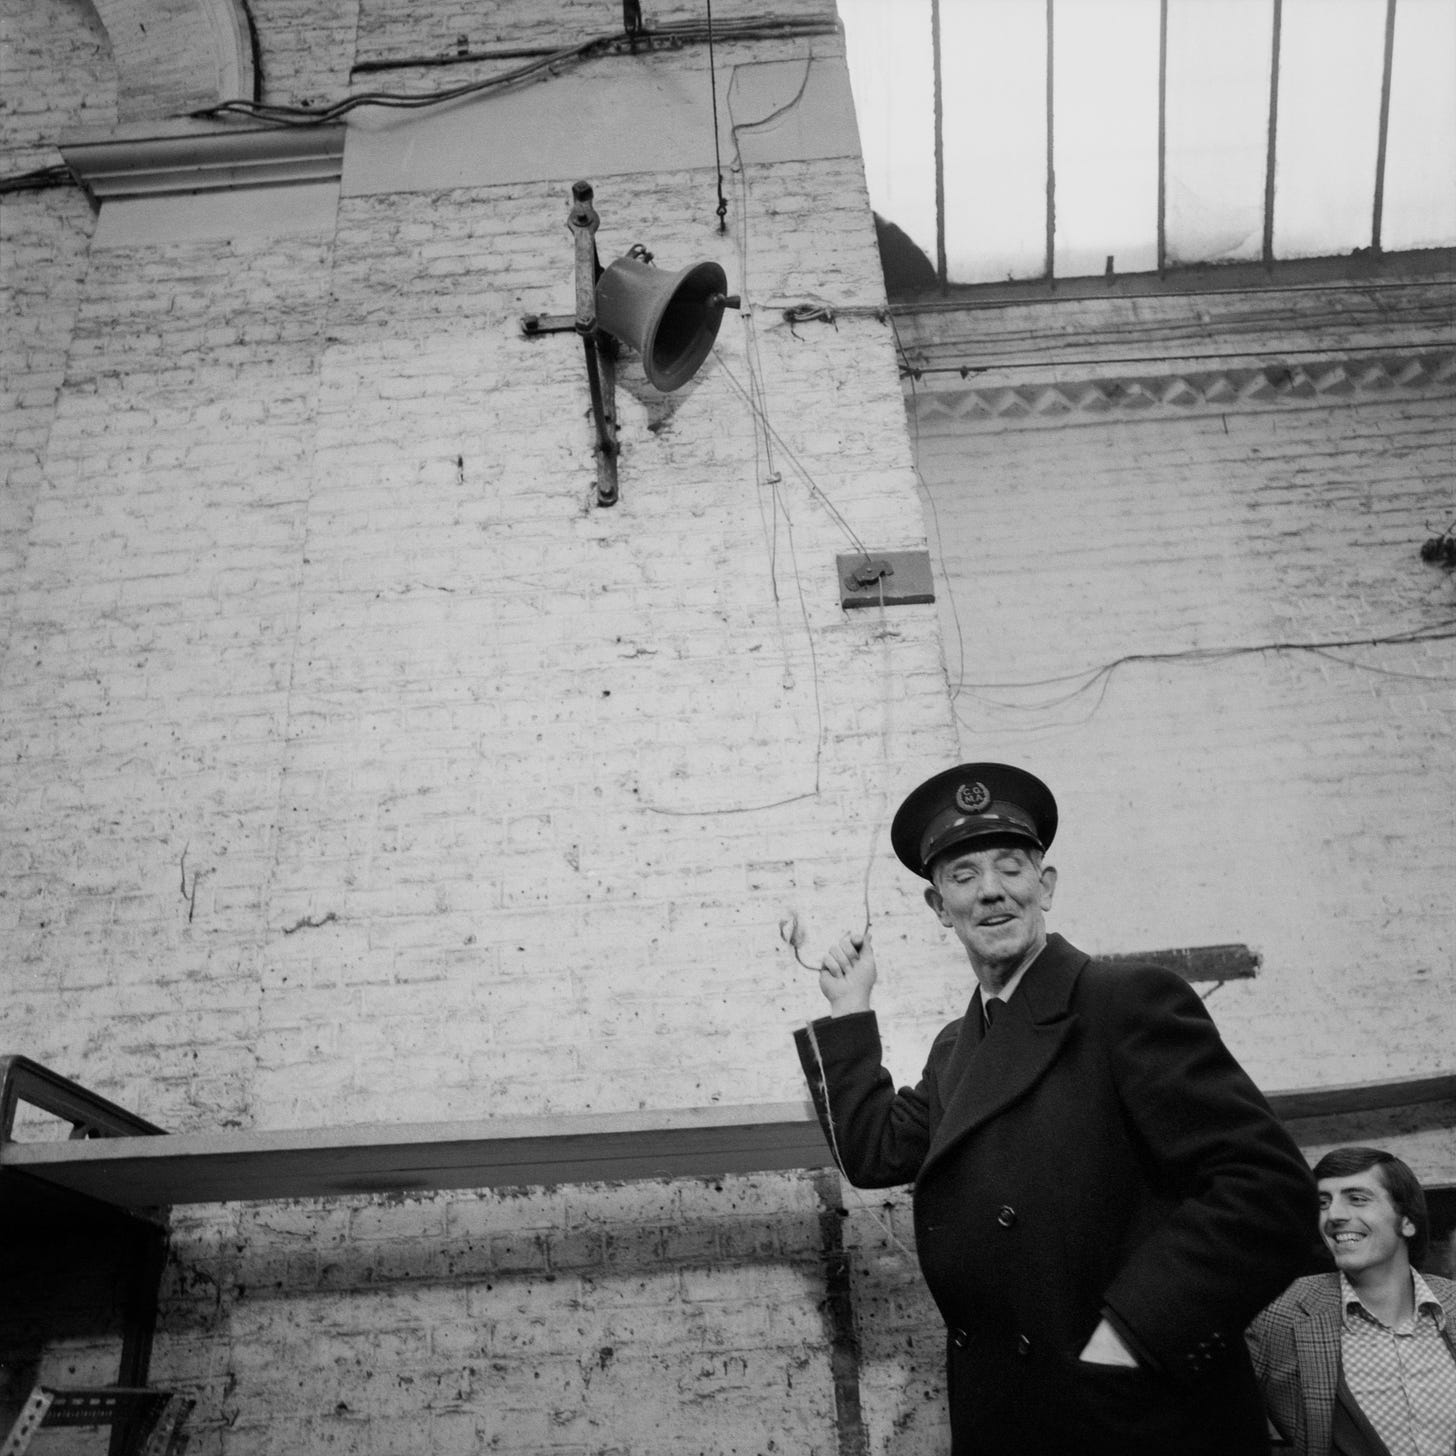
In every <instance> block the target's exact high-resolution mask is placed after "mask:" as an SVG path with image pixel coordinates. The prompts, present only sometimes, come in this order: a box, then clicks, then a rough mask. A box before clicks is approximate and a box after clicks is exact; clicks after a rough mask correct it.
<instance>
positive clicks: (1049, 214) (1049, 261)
mask: <svg viewBox="0 0 1456 1456" xmlns="http://www.w3.org/2000/svg"><path fill="white" fill-rule="evenodd" d="M1055 10H1056V0H1046V118H1047V125H1046V199H1047V201H1046V268H1045V277H1046V281H1047V282H1048V283H1055V281H1056V261H1057V254H1056V246H1057V170H1056V152H1055V147H1054V141H1055V135H1056V133H1055V127H1054V124H1053V123H1054V120H1055V111H1054V108H1053V106H1052V99H1053V83H1054V81H1055V79H1056V77H1055V66H1054V57H1055V47H1054V45H1053V44H1052V37H1053V34H1054V26H1053V15H1054V13H1055Z"/></svg>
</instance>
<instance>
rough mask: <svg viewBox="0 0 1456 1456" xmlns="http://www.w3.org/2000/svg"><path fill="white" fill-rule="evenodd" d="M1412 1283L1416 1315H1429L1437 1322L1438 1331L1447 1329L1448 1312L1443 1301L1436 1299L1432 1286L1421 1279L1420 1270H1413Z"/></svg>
mask: <svg viewBox="0 0 1456 1456" xmlns="http://www.w3.org/2000/svg"><path fill="white" fill-rule="evenodd" d="M1411 1281H1412V1283H1413V1284H1414V1286H1415V1296H1416V1313H1417V1314H1423V1313H1424V1314H1429V1315H1430V1316H1431V1318H1432V1319H1434V1320H1435V1322H1436V1328H1437V1329H1438V1330H1444V1329H1445V1328H1446V1310H1445V1307H1444V1306H1443V1305H1442V1304H1441V1301H1440V1300H1439V1299H1437V1298H1436V1296H1435V1293H1434V1291H1433V1290H1432V1289H1431V1286H1430V1285H1429V1284H1427V1283H1426V1281H1425V1280H1424V1279H1422V1278H1421V1274H1420V1270H1419V1269H1412V1270H1411Z"/></svg>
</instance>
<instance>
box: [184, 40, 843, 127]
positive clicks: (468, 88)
mask: <svg viewBox="0 0 1456 1456" xmlns="http://www.w3.org/2000/svg"><path fill="white" fill-rule="evenodd" d="M836 29H837V27H836V26H834V25H833V24H830V23H827V22H825V21H821V20H775V19H773V18H772V17H746V18H745V19H743V20H738V21H732V22H729V23H727V24H726V25H725V24H719V25H717V26H715V27H714V34H716V35H717V36H720V37H721V36H722V35H724V34H726V35H728V36H729V37H730V38H731V39H734V40H784V39H792V38H795V37H798V36H813V35H823V34H829V33H831V32H834V31H836ZM708 39H709V32H708V30H707V29H706V28H705V27H704V26H702V25H700V24H699V23H698V22H696V21H679V22H676V23H672V24H668V25H664V26H661V27H659V28H658V29H656V30H652V31H648V30H642V31H639V32H637V33H635V34H631V33H628V32H626V31H613V32H611V33H610V34H606V35H598V36H593V37H591V38H590V39H589V40H584V41H580V42H578V43H577V44H575V45H569V46H562V47H559V48H558V49H555V50H545V51H540V52H533V51H529V50H524V51H521V50H518V51H502V52H496V53H491V52H470V51H467V52H465V53H463V54H461V55H455V56H449V57H440V56H418V57H407V58H404V59H401V60H394V61H371V62H362V63H360V64H359V65H357V66H355V67H354V70H355V71H372V70H384V69H400V68H407V67H410V66H437V65H460V64H464V63H468V62H472V61H489V60H496V59H501V58H504V57H512V56H516V55H521V54H525V55H531V56H534V59H532V60H530V61H528V63H527V64H526V65H524V66H517V67H515V68H514V69H512V70H509V71H505V72H502V73H501V74H500V75H497V76H487V77H485V78H483V79H481V80H478V81H469V82H466V83H465V84H463V85H460V86H452V87H449V88H447V89H446V90H444V91H437V92H429V93H425V94H418V93H415V94H410V93H404V92H395V91H365V92H360V93H358V94H356V95H353V96H349V97H346V98H345V99H344V100H342V101H336V102H334V103H333V104H332V105H330V106H326V107H323V108H322V109H315V108H313V107H308V106H282V105H269V104H264V103H259V102H253V101H242V100H235V101H223V102H220V103H219V104H218V105H216V106H209V107H205V108H203V109H202V110H200V111H193V112H189V113H188V115H189V116H191V117H194V118H199V119H205V118H209V117H218V116H246V117H250V118H252V119H253V120H255V121H266V122H272V123H274V124H276V125H278V126H300V127H307V126H323V125H326V124H327V123H329V122H331V121H337V120H338V119H339V118H340V117H341V116H345V115H347V114H348V113H349V112H350V111H353V110H356V109H357V108H358V107H361V106H382V107H392V108H395V109H399V110H417V109H419V108H422V107H427V106H439V105H442V104H443V103H445V102H447V101H456V100H459V99H460V98H461V97H463V96H470V95H474V94H476V93H479V92H483V91H494V90H501V89H504V88H506V87H509V86H514V85H519V84H520V83H522V82H524V81H529V80H531V79H533V78H535V77H538V76H544V75H546V74H549V73H554V72H555V71H556V70H557V69H558V68H559V67H563V66H567V65H576V64H580V63H581V62H583V61H586V60H590V59H591V58H592V57H593V56H597V55H602V54H606V53H607V52H610V51H613V50H615V49H617V48H622V49H631V50H632V51H633V52H634V53H635V52H636V51H637V50H638V49H639V48H640V47H641V46H642V45H643V44H646V45H647V46H648V47H649V48H650V47H651V46H652V44H653V42H654V41H663V42H666V43H667V44H669V45H685V44H690V43H692V42H696V41H705V40H708Z"/></svg>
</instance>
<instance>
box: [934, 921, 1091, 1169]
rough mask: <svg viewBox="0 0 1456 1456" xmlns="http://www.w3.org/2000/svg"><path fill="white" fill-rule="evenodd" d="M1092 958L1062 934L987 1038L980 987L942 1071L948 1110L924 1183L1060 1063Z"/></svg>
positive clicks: (1023, 982) (1024, 980)
mask: <svg viewBox="0 0 1456 1456" xmlns="http://www.w3.org/2000/svg"><path fill="white" fill-rule="evenodd" d="M1086 963H1087V957H1086V956H1085V955H1083V954H1082V953H1081V952H1080V951H1076V950H1073V949H1072V947H1071V946H1070V945H1068V944H1067V942H1066V941H1064V940H1063V939H1062V938H1061V936H1059V935H1052V936H1048V937H1047V944H1046V948H1045V949H1044V950H1043V951H1042V953H1041V954H1040V955H1039V956H1038V957H1037V958H1036V960H1035V961H1033V962H1032V964H1031V965H1030V966H1028V967H1027V970H1026V974H1025V975H1024V976H1023V977H1022V978H1021V983H1020V985H1018V986H1017V988H1016V994H1015V995H1014V996H1013V997H1012V998H1011V999H1010V1000H1009V1001H1008V1002H1007V1003H1006V1005H1005V1006H1004V1008H1003V1009H1002V1011H1001V1014H1000V1015H999V1016H998V1017H997V1018H996V1025H995V1027H994V1028H993V1029H992V1032H991V1033H990V1034H989V1035H985V1036H984V1037H983V1030H982V1029H983V1026H984V1022H985V1015H984V1012H983V1011H982V1009H981V992H980V990H979V989H977V991H976V994H975V995H974V996H973V997H972V998H971V1004H970V1006H969V1008H968V1009H967V1011H966V1015H965V1019H964V1020H963V1021H962V1023H961V1031H960V1035H959V1036H958V1037H957V1038H956V1044H955V1046H954V1048H953V1049H952V1051H951V1054H950V1057H949V1059H948V1061H947V1062H946V1066H945V1070H944V1072H943V1073H942V1078H943V1081H942V1086H943V1087H944V1088H945V1089H946V1097H945V1113H944V1115H943V1116H942V1117H941V1119H940V1123H939V1126H938V1127H937V1128H936V1130H935V1134H934V1136H933V1137H932V1138H931V1141H930V1148H929V1150H928V1151H927V1153H926V1156H925V1162H924V1163H923V1164H922V1165H921V1168H920V1177H919V1179H917V1180H916V1181H917V1182H918V1181H920V1180H923V1179H924V1178H925V1176H926V1174H927V1173H929V1172H930V1171H931V1170H932V1169H933V1168H934V1166H935V1164H936V1163H937V1162H938V1161H939V1160H940V1159H941V1158H943V1157H944V1156H945V1155H946V1153H947V1152H949V1151H950V1149H952V1148H953V1147H954V1146H955V1145H956V1144H957V1143H959V1142H960V1141H961V1139H962V1138H965V1137H967V1136H969V1135H970V1134H971V1133H973V1132H974V1131H975V1130H976V1129H977V1128H979V1127H982V1126H984V1125H985V1124H986V1123H987V1122H989V1121H990V1120H991V1119H992V1118H994V1117H996V1116H998V1115H999V1114H1000V1113H1001V1112H1003V1111H1004V1110H1005V1109H1006V1108H1007V1107H1009V1106H1010V1105H1011V1104H1012V1103H1013V1102H1015V1101H1016V1100H1017V1099H1018V1098H1020V1097H1023V1096H1024V1095H1025V1094H1026V1093H1027V1092H1028V1091H1029V1090H1030V1089H1031V1088H1032V1087H1034V1086H1035V1085H1036V1083H1037V1082H1039V1081H1040V1080H1041V1078H1042V1077H1043V1076H1044V1075H1045V1074H1046V1071H1047V1069H1048V1068H1049V1067H1050V1066H1051V1065H1052V1063H1053V1062H1055V1061H1056V1059H1057V1056H1058V1054H1059V1053H1060V1051H1061V1049H1062V1045H1063V1043H1064V1042H1065V1041H1066V1038H1067V1034H1068V1033H1069V1032H1070V1031H1071V1030H1072V1028H1073V1027H1074V1026H1075V1025H1076V1023H1077V1018H1076V1017H1075V1016H1074V1015H1072V1014H1070V1012H1069V1011H1068V1009H1067V1003H1068V1001H1069V999H1070V997H1071V994H1072V986H1073V985H1074V984H1075V982H1076V979H1077V973H1078V972H1079V971H1080V970H1081V969H1082V967H1083V966H1084V965H1086Z"/></svg>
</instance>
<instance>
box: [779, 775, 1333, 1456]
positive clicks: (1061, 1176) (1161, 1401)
mask: <svg viewBox="0 0 1456 1456" xmlns="http://www.w3.org/2000/svg"><path fill="white" fill-rule="evenodd" d="M1056 828H1057V806H1056V801H1055V799H1053V797H1052V794H1051V791H1050V790H1049V789H1048V788H1047V787H1046V785H1045V784H1043V783H1042V782H1041V780H1040V779H1038V778H1036V777H1034V776H1033V775H1031V774H1029V773H1027V772H1025V771H1024V770H1022V769H1018V768H1013V767H1010V766H1009V765H1006V764H999V763H970V764H962V765H960V766H959V767H958V768H953V769H949V770H947V771H946V772H944V773H940V774H936V775H935V776H934V777H933V778H931V779H929V780H927V781H926V782H925V783H923V784H921V785H920V786H919V787H918V788H917V789H915V790H914V792H912V793H911V794H910V795H909V797H908V798H907V799H906V800H905V802H904V803H903V804H902V805H901V806H900V809H899V812H898V813H897V814H896V815H895V819H894V823H893V825H892V826H891V840H892V843H893V845H894V848H895V853H896V854H897V855H898V856H899V858H900V860H901V861H902V862H903V863H904V864H905V866H906V867H907V868H908V869H910V870H911V871H913V872H914V873H915V874H917V875H920V876H921V877H922V878H924V879H925V880H926V881H928V885H927V888H926V890H925V900H926V903H927V904H928V905H929V906H930V908H931V910H932V911H934V913H935V915H936V917H937V918H938V919H939V920H940V922H941V924H942V925H944V926H946V927H947V928H948V929H949V930H951V931H953V932H954V933H955V935H956V938H957V939H958V940H959V941H960V942H961V944H962V946H964V948H965V951H966V955H967V957H968V958H969V960H970V963H971V969H972V971H973V972H974V973H975V978H976V990H975V994H974V995H973V996H972V997H971V1001H970V1005H969V1006H968V1007H967V1009H966V1014H965V1015H964V1016H963V1017H961V1018H959V1019H958V1020H956V1021H953V1022H951V1023H950V1025H949V1026H947V1027H946V1028H945V1029H944V1030H943V1031H942V1032H941V1033H940V1034H939V1036H937V1037H936V1039H935V1041H934V1043H933V1044H932V1046H931V1049H930V1055H929V1058H928V1060H927V1062H926V1066H925V1070H924V1072H923V1073H922V1075H921V1079H920V1081H919V1083H918V1084H917V1085H916V1086H914V1087H902V1088H900V1089H899V1090H898V1091H896V1090H895V1085H894V1083H893V1081H892V1080H891V1078H890V1074H889V1073H888V1072H887V1071H886V1070H885V1068H884V1066H883V1065H882V1062H881V1051H880V1037H879V1030H878V1027H877V1024H876V1020H875V1013H874V1012H873V1011H871V1010H870V992H871V988H872V987H873V985H874V982H875V977H876V968H875V958H874V950H873V948H872V946H871V944H870V941H869V937H868V936H867V935H866V936H863V937H861V936H858V935H847V936H845V937H844V938H843V939H842V940H841V941H840V942H839V943H838V945H836V946H835V947H833V948H832V949H831V950H830V951H829V952H828V953H827V954H826V955H825V957H824V960H823V963H822V966H821V968H820V973H819V984H820V989H821V990H822V991H823V993H824V995H825V997H826V998H827V999H828V1001H829V1003H830V1014H829V1016H827V1017H825V1018H823V1019H822V1020H819V1021H815V1022H813V1023H812V1024H811V1025H810V1026H808V1027H806V1028H803V1029H802V1030H800V1031H799V1032H798V1033H796V1041H797V1043H798V1049H799V1058H800V1061H801V1062H802V1064H803V1067H804V1073H805V1076H806V1077H807V1078H808V1082H809V1086H810V1090H811V1092H812V1094H813V1097H814V1102H815V1106H816V1107H817V1108H818V1111H819V1116H820V1120H821V1122H823V1123H824V1126H825V1132H826V1136H827V1137H828V1139H829V1142H830V1145H831V1147H832V1148H833V1149H834V1151H835V1154H836V1156H837V1158H838V1159H839V1161H840V1164H841V1167H842V1169H843V1171H844V1173H845V1176H846V1177H848V1178H849V1180H850V1181H851V1182H852V1183H854V1184H856V1185H857V1186H859V1187H865V1188H884V1187H890V1186H892V1185H895V1184H901V1183H913V1184H914V1209H915V1232H916V1245H917V1253H918V1256H919V1260H920V1266H921V1270H922V1272H923V1274H924V1276H925V1280H926V1283H927V1284H928V1285H929V1288H930V1292H931V1294H932V1295H933V1296H934V1298H935V1301H936V1303H937V1305H938V1306H939V1308H940V1312H941V1314H942V1315H943V1316H944V1318H945V1322H946V1326H947V1330H948V1339H947V1376H948V1379H947V1390H948V1398H949V1404H950V1416H951V1431H952V1438H953V1445H952V1453H953V1456H1256V1453H1258V1456H1262V1453H1265V1452H1267V1451H1268V1449H1269V1448H1268V1439H1267V1434H1266V1429H1267V1428H1266V1425H1265V1421H1264V1416H1263V1411H1262V1404H1261V1401H1260V1397H1259V1391H1258V1389H1257V1387H1256V1385H1255V1382H1254V1379H1253V1373H1252V1370H1251V1368H1250V1365H1249V1360H1248V1356H1247V1353H1246V1350H1245V1345H1244V1338H1243V1331H1244V1326H1245V1325H1246V1324H1247V1323H1248V1322H1249V1320H1250V1319H1251V1318H1252V1317H1253V1315H1254V1314H1255V1312H1256V1311H1258V1310H1259V1309H1260V1308H1261V1307H1262V1306H1263V1305H1264V1304H1266V1303H1267V1302H1268V1301H1269V1300H1270V1299H1272V1298H1273V1297H1274V1296H1275V1295H1276V1294H1277V1293H1278V1292H1279V1291H1280V1290H1282V1289H1283V1288H1284V1287H1285V1286H1286V1285H1287V1284H1288V1283H1289V1282H1290V1280H1291V1278H1293V1277H1294V1276H1295V1275H1296V1274H1297V1273H1299V1272H1301V1271H1302V1268H1303V1266H1304V1263H1305V1260H1306V1257H1307V1255H1308V1253H1309V1250H1310V1242H1311V1241H1310V1234H1309V1230H1310V1229H1311V1228H1312V1227H1313V1220H1314V1218H1315V1210H1316V1195H1315V1188H1314V1183H1313V1180H1312V1178H1311V1176H1310V1173H1309V1170H1308V1168H1307V1167H1306V1166H1305V1163H1304V1160H1303V1158H1302V1157H1301V1156H1300V1154H1299V1151H1298V1149H1297V1148H1296V1147H1295V1146H1294V1144H1293V1142H1292V1141H1291V1140H1290V1138H1289V1136H1288V1134H1287V1133H1286V1132H1285V1131H1284V1130H1283V1128H1282V1127H1281V1126H1280V1125H1279V1123H1278V1121H1277V1120H1276V1119H1275V1117H1274V1115H1273V1113H1272V1112H1271V1110H1270V1108H1269V1105H1268V1103H1267V1102H1266V1101H1265V1100H1264V1098H1263V1097H1262V1096H1261V1095H1260V1093H1259V1092H1258V1090H1257V1089H1256V1088H1255V1086H1254V1084H1253V1083H1252V1082H1251V1081H1250V1080H1249V1078H1248V1076H1247V1075H1246V1074H1245V1073H1244V1071H1243V1069H1242V1068H1241V1067H1240V1066H1239V1065H1238V1063H1237V1062H1236V1061H1235V1060H1234V1059H1233V1057H1232V1056H1231V1055H1230V1054H1229V1052H1228V1050H1227V1048H1225V1046H1224V1044H1223V1042H1222V1040H1221V1039H1220V1037H1219V1034H1218V1032H1217V1030H1216V1029H1215V1027H1214V1025H1213V1022H1212V1020H1211V1019H1210V1018H1209V1016H1208V1013H1207V1012H1206V1011H1205V1009H1204V1006H1203V1003H1202V1001H1200V1000H1199V998H1198V996H1197V995H1196V994H1194V992H1193V991H1192V990H1191V989H1190V988H1189V987H1188V985H1187V983H1186V982H1184V980H1183V979H1182V978H1181V977H1179V976H1177V975H1175V974H1173V973H1172V972H1171V971H1167V970H1163V969H1161V968H1159V967H1157V966H1127V965H1122V964H1119V965H1116V966H1114V965H1111V964H1105V963H1099V962H1097V961H1095V960H1093V959H1092V958H1091V957H1089V956H1087V955H1084V954H1083V953H1082V952H1081V951H1079V950H1077V949H1076V948H1075V947H1073V946H1072V945H1070V944H1069V943H1068V942H1067V941H1065V940H1064V939H1063V938H1062V937H1061V936H1060V935H1055V934H1052V935H1048V933H1047V930H1046V913H1047V911H1048V910H1050V908H1051V904H1052V896H1053V893H1054V892H1055V890H1056V883H1057V876H1056V871H1055V870H1054V869H1053V868H1052V867H1051V866H1050V865H1048V864H1047V863H1046V862H1045V859H1044V854H1045V851H1046V850H1047V848H1048V847H1049V846H1050V844H1051V842H1052V836H1053V835H1054V834H1055V833H1056Z"/></svg>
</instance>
